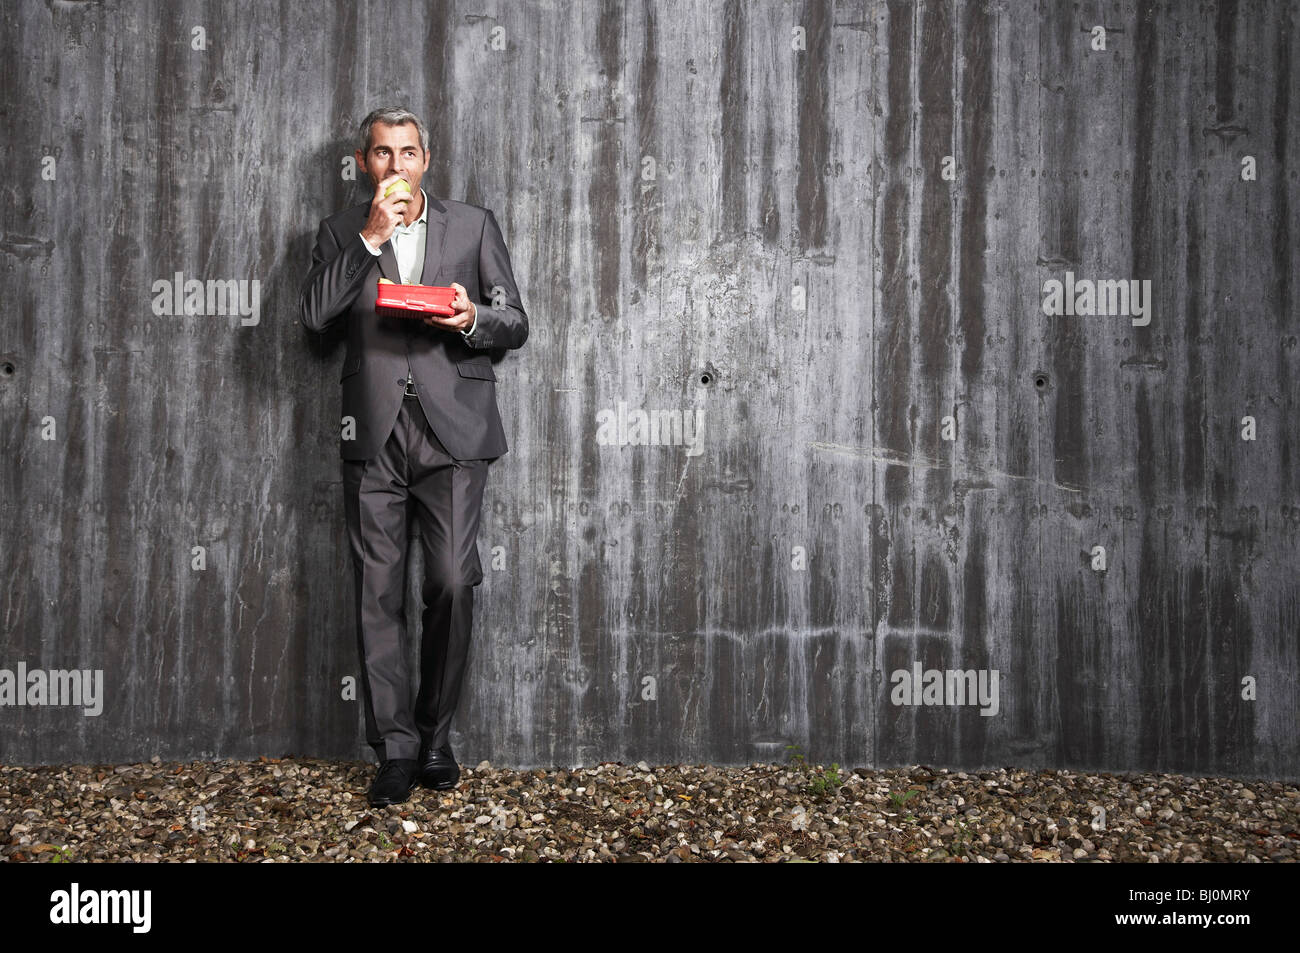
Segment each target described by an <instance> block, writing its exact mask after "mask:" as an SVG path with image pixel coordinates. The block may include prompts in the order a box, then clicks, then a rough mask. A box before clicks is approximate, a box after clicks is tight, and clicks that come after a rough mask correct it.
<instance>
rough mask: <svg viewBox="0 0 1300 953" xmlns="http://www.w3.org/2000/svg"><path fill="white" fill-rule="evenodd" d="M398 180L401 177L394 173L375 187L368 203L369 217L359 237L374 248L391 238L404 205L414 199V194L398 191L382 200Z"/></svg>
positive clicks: (400, 217) (404, 207)
mask: <svg viewBox="0 0 1300 953" xmlns="http://www.w3.org/2000/svg"><path fill="white" fill-rule="evenodd" d="M400 178H402V177H401V176H400V175H398V174H397V173H396V172H394V173H393V174H392V175H390V176H389V177H388V178H386V179H383V180H382V181H381V182H380V183H379V185H377V186H376V187H375V198H374V201H372V202H371V203H370V217H369V218H367V219H366V224H365V225H364V226H362V228H361V237H362V238H364V239H365V240H366V241H368V242H370V244H371V245H373V246H374V247H375V248H378V247H379V246H380V245H382V244H383V243H384V242H386V241H388V240H389V239H390V238H392V237H393V231H394V229H396V228H397V223H398V222H400V221H401V220H402V214H403V213H404V211H405V209H406V203H407V202H410V201H412V200H413V199H414V198H415V194H414V192H404V191H402V190H400V189H398V190H397V191H395V192H393V194H392V195H390V196H388V198H384V190H385V189H387V188H388V187H389V186H390V185H392V184H393V183H394V182H396V181H397V180H398V179H400ZM408 184H409V183H408Z"/></svg>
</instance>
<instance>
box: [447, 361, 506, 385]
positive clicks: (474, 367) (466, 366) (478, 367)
mask: <svg viewBox="0 0 1300 953" xmlns="http://www.w3.org/2000/svg"><path fill="white" fill-rule="evenodd" d="M456 370H458V371H459V372H460V376H461V377H473V378H475V379H477V380H481V381H494V380H496V379H497V376H496V374H494V373H493V371H492V362H491V361H461V362H460V363H459V364H457V365H456Z"/></svg>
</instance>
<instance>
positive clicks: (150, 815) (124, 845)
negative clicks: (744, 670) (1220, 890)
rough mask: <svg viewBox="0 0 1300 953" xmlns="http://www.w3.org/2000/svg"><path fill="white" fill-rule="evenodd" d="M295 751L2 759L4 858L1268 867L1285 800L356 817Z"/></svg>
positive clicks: (1073, 784) (720, 773)
mask: <svg viewBox="0 0 1300 953" xmlns="http://www.w3.org/2000/svg"><path fill="white" fill-rule="evenodd" d="M374 770H375V769H374V766H373V765H369V764H366V763H362V762H338V761H320V760H314V759H309V758H284V759H274V758H269V759H268V758H263V759H260V760H258V761H251V762H250V761H217V762H193V763H188V764H185V763H177V762H162V761H159V760H157V759H155V760H154V761H153V762H151V763H147V764H124V765H98V766H96V765H57V766H51V767H39V768H24V767H13V766H0V859H3V860H6V861H31V862H37V863H40V862H46V863H48V862H52V861H54V862H57V861H60V860H65V859H66V860H70V861H127V860H130V861H137V862H152V861H187V860H196V861H239V862H244V863H262V862H268V861H283V862H289V861H327V862H333V861H348V862H350V861H480V862H499V861H512V860H513V861H602V862H634V863H635V862H642V861H659V862H668V863H680V862H691V861H723V862H728V861H759V862H777V861H822V862H839V861H855V860H856V861H945V862H947V861H955V862H975V863H988V862H998V861H1012V860H1016V861H1019V860H1027V861H1065V862H1074V861H1137V862H1154V861H1160V862H1170V861H1247V862H1259V861H1283V862H1291V861H1294V860H1295V859H1296V851H1297V846H1298V842H1300V787H1298V786H1297V785H1296V784H1290V783H1282V782H1276V781H1258V780H1252V781H1241V780H1232V779H1229V778H1192V777H1184V776H1181V775H1170V774H1123V775H1114V774H1081V773H1077V772H1071V771H1020V770H1014V769H1008V770H1000V771H982V772H977V773H974V772H973V773H965V772H952V771H946V770H943V769H930V768H926V767H923V766H917V767H912V768H906V769H899V770H889V771H873V770H868V769H865V768H859V769H857V770H854V771H851V772H850V771H843V772H842V773H839V772H835V771H833V770H832V769H828V768H824V767H820V766H814V765H803V764H799V763H793V764H790V765H770V764H768V765H762V764H755V765H750V766H749V767H742V768H735V767H710V766H707V765H701V766H689V765H667V766H657V767H651V766H650V765H647V764H645V763H644V762H641V763H639V764H636V765H624V764H620V763H616V762H610V763H605V764H600V765H597V766H594V767H589V768H573V769H568V770H563V769H562V770H551V771H541V770H535V771H514V770H502V769H497V768H493V767H492V766H491V765H489V764H488V763H486V762H484V763H482V764H480V765H478V766H477V767H475V768H468V767H462V771H461V780H460V784H459V786H458V787H457V788H456V789H455V790H453V791H448V792H434V791H430V790H427V789H424V788H417V789H416V790H415V791H414V792H413V794H412V797H411V800H410V801H408V802H407V803H405V804H401V805H394V806H391V807H386V808H372V807H370V806H369V805H367V804H366V800H365V795H366V790H367V789H368V787H369V785H370V781H371V778H372V777H373V775H374Z"/></svg>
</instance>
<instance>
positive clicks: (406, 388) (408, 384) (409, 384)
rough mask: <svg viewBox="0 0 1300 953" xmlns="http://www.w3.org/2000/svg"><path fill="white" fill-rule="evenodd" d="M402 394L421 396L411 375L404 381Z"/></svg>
mask: <svg viewBox="0 0 1300 953" xmlns="http://www.w3.org/2000/svg"><path fill="white" fill-rule="evenodd" d="M402 396H404V397H419V396H420V395H419V394H418V393H417V392H416V390H415V381H413V380H411V379H410V378H409V377H408V378H407V379H406V380H405V381H404V382H403V383H402Z"/></svg>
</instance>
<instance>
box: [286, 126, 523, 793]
mask: <svg viewBox="0 0 1300 953" xmlns="http://www.w3.org/2000/svg"><path fill="white" fill-rule="evenodd" d="M358 145H359V148H358V150H357V153H356V160H357V167H358V168H359V169H361V170H362V171H364V172H365V173H366V175H367V176H368V177H369V179H370V181H371V182H372V183H373V184H374V186H375V192H374V197H373V198H372V199H368V200H367V201H365V202H362V203H360V204H358V205H354V206H352V207H351V208H348V209H344V210H343V211H341V212H339V213H337V214H335V215H332V216H330V217H329V218H326V219H325V220H324V221H322V222H321V224H320V229H319V231H318V232H317V235H316V246H315V248H314V249H313V251H312V266H311V271H310V272H309V273H308V275H307V278H306V280H305V281H304V283H303V286H302V295H301V298H300V302H299V303H300V320H301V322H302V324H303V325H305V326H306V327H307V328H308V329H310V330H312V331H317V332H320V331H324V330H326V329H327V328H329V327H330V326H332V325H333V324H335V322H338V321H342V322H343V323H344V324H345V326H346V328H347V339H348V346H347V356H346V357H345V358H344V361H343V376H342V385H343V406H342V410H343V416H342V422H341V424H342V430H341V434H340V453H341V456H342V470H343V494H344V504H345V510H346V514H347V529H348V542H349V546H350V549H351V553H352V566H353V576H354V579H355V584H356V625H357V648H358V652H359V655H360V659H361V685H362V697H363V702H364V705H365V722H366V740H367V742H368V743H369V744H370V745H371V747H372V748H373V749H374V751H375V753H376V755H378V757H379V761H380V767H379V770H378V771H377V772H376V775H375V778H374V781H373V783H372V785H371V787H370V791H369V795H368V797H369V800H370V803H371V804H374V805H385V804H398V803H401V802H403V801H405V800H407V799H408V798H409V796H410V792H411V788H412V786H413V785H414V784H415V783H416V782H417V781H419V782H420V783H423V784H425V785H426V786H429V787H432V788H435V789H438V790H446V789H449V788H452V787H455V785H456V782H457V780H458V779H459V777H460V769H459V767H458V765H457V763H456V758H455V755H454V753H453V752H452V749H451V744H450V740H449V739H450V727H451V719H452V715H453V714H455V711H456V705H457V702H458V700H459V698H460V689H461V682H462V680H463V677H464V674H465V664H466V661H467V658H468V653H469V642H470V631H471V628H472V623H473V611H474V587H475V586H476V585H478V584H479V583H480V582H481V581H482V579H483V569H482V566H481V564H480V562H479V557H478V543H477V539H478V526H479V510H480V507H481V504H482V500H483V487H484V485H485V483H486V480H487V470H488V465H489V464H490V463H491V462H492V461H493V460H495V459H496V458H498V457H500V456H501V455H502V454H504V453H506V452H507V449H508V448H507V446H506V439H505V432H504V431H503V429H502V426H501V415H500V413H499V411H498V409H497V403H496V383H495V381H496V374H495V372H494V371H493V366H492V356H493V354H494V353H495V354H497V355H498V356H499V355H500V354H501V353H503V352H504V350H505V349H511V348H519V347H522V346H523V344H524V342H525V341H526V340H527V339H528V316H527V315H526V314H525V312H524V307H523V303H522V302H521V301H520V298H519V290H518V288H517V287H516V285H515V278H514V274H513V272H512V270H511V267H510V255H509V253H508V252H507V251H506V246H505V241H504V240H503V238H502V236H501V230H500V228H499V227H498V226H497V222H496V218H495V217H494V216H493V214H492V212H491V211H490V210H488V209H484V208H480V207H478V206H475V205H467V204H465V203H463V202H454V201H450V200H445V199H444V200H438V199H436V198H433V197H431V196H429V195H428V194H426V193H425V191H424V189H422V188H421V187H420V180H421V178H422V176H423V175H424V172H425V170H426V169H427V168H428V167H429V134H428V131H427V130H426V128H425V126H424V124H423V123H422V122H421V121H420V120H419V118H418V117H416V116H415V115H414V114H412V113H411V112H409V111H407V110H405V109H400V108H395V107H389V108H384V109H378V110H375V111H374V112H372V113H371V114H370V115H369V116H367V117H366V119H365V120H364V121H363V122H362V124H361V130H360V136H359V143H358ZM399 180H404V181H405V182H406V184H407V185H408V186H409V187H410V190H409V191H405V190H403V189H401V188H400V187H399V188H398V189H395V190H394V191H393V192H392V193H391V194H389V195H387V196H385V194H384V193H385V192H386V191H387V190H388V189H389V188H390V187H391V186H392V185H393V184H394V183H396V182H398V181H399ZM380 277H384V278H388V279H389V280H390V281H393V282H396V283H398V284H424V285H441V286H444V287H451V288H453V289H455V291H456V297H455V300H454V301H453V303H452V308H453V310H454V311H455V313H454V314H453V315H452V316H451V317H441V316H436V315H429V316H427V317H423V318H409V317H389V316H386V315H384V316H381V315H379V314H377V313H376V311H375V299H376V296H377V293H378V283H379V278H380ZM411 516H414V518H415V520H416V521H417V522H418V524H419V528H420V540H421V546H422V549H423V555H424V581H423V588H422V593H423V597H424V605H425V608H424V615H423V619H422V633H421V639H420V653H419V656H420V672H419V685H418V694H416V696H415V701H414V705H413V706H412V703H411V695H412V687H413V686H412V682H411V674H412V673H411V672H410V671H409V670H408V669H409V666H408V665H407V664H406V655H405V653H404V651H403V648H402V647H403V643H404V637H405V615H404V612H403V595H404V592H405V579H406V572H405V570H406V554H407V540H408V529H409V526H410V518H411Z"/></svg>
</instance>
